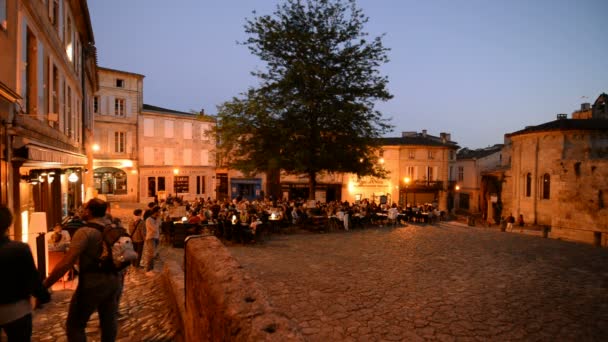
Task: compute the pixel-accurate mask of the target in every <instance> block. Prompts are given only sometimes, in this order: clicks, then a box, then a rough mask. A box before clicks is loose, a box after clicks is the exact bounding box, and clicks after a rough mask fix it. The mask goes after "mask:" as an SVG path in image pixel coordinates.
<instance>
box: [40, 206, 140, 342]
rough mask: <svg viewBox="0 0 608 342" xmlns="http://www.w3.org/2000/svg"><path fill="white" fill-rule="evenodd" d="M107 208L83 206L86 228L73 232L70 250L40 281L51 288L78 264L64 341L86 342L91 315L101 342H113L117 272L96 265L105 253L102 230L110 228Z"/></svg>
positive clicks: (116, 301)
mask: <svg viewBox="0 0 608 342" xmlns="http://www.w3.org/2000/svg"><path fill="white" fill-rule="evenodd" d="M107 208H108V204H107V203H106V202H105V201H102V200H100V199H97V198H94V199H92V200H90V201H89V202H87V204H86V207H85V217H84V219H85V220H86V225H85V226H83V227H81V228H80V229H78V230H77V231H76V233H75V234H74V236H73V237H72V242H71V244H70V249H69V250H68V252H67V253H66V255H65V256H64V257H63V258H62V259H61V260H60V261H59V262H58V263H57V265H56V266H55V268H54V269H53V271H52V272H51V274H50V275H49V277H48V278H46V280H45V281H44V286H45V287H47V288H49V287H51V286H52V285H53V284H54V283H55V282H56V281H57V280H59V279H60V278H61V277H62V276H63V275H64V274H65V273H66V272H67V271H68V270H69V269H70V268H71V267H72V266H73V265H74V263H76V262H78V264H79V269H80V276H79V280H78V287H77V289H76V291H75V292H74V295H73V296H72V300H71V302H70V307H69V311H68V317H67V322H66V335H67V338H68V341H86V334H85V328H86V325H87V322H88V321H89V318H90V317H91V315H92V314H93V312H95V311H97V312H98V314H99V326H100V328H101V340H102V341H114V340H115V339H116V335H117V331H118V320H117V313H118V296H119V291H120V286H121V279H120V275H119V271H117V270H114V269H111V268H108V267H105V266H103V263H102V262H100V260H101V256H102V254H103V253H104V252H105V251H106V250H107V248H106V247H104V244H105V242H104V234H105V233H104V229H106V227H109V226H111V224H112V222H111V221H109V220H108V219H107V218H106V217H105V216H106V210H107ZM100 227H101V228H100ZM129 243H130V239H129Z"/></svg>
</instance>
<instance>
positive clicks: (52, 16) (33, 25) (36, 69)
mask: <svg viewBox="0 0 608 342" xmlns="http://www.w3.org/2000/svg"><path fill="white" fill-rule="evenodd" d="M0 7H2V8H1V10H0V24H1V25H0V46H1V47H2V53H1V54H0V82H1V85H0V89H1V90H0V94H2V95H1V98H2V100H0V116H1V118H2V124H3V125H2V131H1V132H2V145H3V147H4V149H5V151H6V153H4V154H3V156H2V159H3V160H2V166H1V167H0V172H2V174H1V175H0V179H1V180H2V182H1V189H0V192H1V193H2V195H1V196H2V201H3V203H8V204H9V206H10V207H11V209H12V210H13V212H14V213H15V224H14V228H13V229H14V231H13V232H12V234H14V237H15V239H20V238H21V239H24V240H25V239H27V235H28V234H27V231H28V227H29V224H28V221H29V220H30V217H31V215H32V213H34V212H44V213H46V214H45V215H46V225H47V227H51V226H52V224H54V223H55V222H58V221H61V218H62V217H63V216H65V215H67V212H68V210H69V209H72V208H76V207H78V206H80V205H81V204H82V202H83V199H84V189H85V188H86V186H87V182H89V181H90V180H91V179H90V177H88V176H87V174H86V170H87V166H88V165H90V161H89V160H90V159H89V156H90V150H89V146H88V143H89V140H88V139H89V138H90V132H91V131H92V127H93V121H92V116H91V111H90V109H91V103H92V102H91V99H92V95H93V93H94V92H95V91H96V90H97V75H96V71H95V68H96V55H95V46H94V43H95V41H94V37H93V31H92V28H91V21H90V17H89V12H88V8H87V4H86V1H84V0H54V1H36V0H20V1H17V0H6V1H0ZM5 201H6V202H5Z"/></svg>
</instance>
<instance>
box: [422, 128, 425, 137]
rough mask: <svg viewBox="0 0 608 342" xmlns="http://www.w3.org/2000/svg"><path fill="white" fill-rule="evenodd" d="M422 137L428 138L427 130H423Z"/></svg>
mask: <svg viewBox="0 0 608 342" xmlns="http://www.w3.org/2000/svg"><path fill="white" fill-rule="evenodd" d="M422 136H423V137H425V138H426V129H423V130H422Z"/></svg>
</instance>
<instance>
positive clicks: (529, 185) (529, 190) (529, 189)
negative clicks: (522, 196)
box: [526, 173, 532, 197]
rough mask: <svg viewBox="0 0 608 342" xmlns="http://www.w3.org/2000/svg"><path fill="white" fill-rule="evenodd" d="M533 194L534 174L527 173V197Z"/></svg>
mask: <svg viewBox="0 0 608 342" xmlns="http://www.w3.org/2000/svg"><path fill="white" fill-rule="evenodd" d="M530 196H532V174H531V173H528V174H526V197H530Z"/></svg>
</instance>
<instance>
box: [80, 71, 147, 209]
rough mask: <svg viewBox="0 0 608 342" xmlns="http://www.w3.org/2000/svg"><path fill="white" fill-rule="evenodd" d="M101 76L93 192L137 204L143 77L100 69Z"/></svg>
mask: <svg viewBox="0 0 608 342" xmlns="http://www.w3.org/2000/svg"><path fill="white" fill-rule="evenodd" d="M98 75H99V91H98V92H97V93H96V94H95V97H94V98H93V113H94V117H95V133H94V137H95V144H94V152H93V157H94V160H93V176H94V183H93V189H94V192H95V193H97V194H99V195H102V197H105V198H106V199H107V200H109V201H127V202H137V201H138V189H139V176H138V173H137V168H138V166H139V165H138V154H137V152H138V151H137V127H138V125H137V124H138V119H139V116H140V115H141V111H142V106H143V79H144V76H143V75H140V74H135V73H131V72H125V71H119V70H113V69H108V68H101V67H100V68H98ZM91 195H94V194H91Z"/></svg>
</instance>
